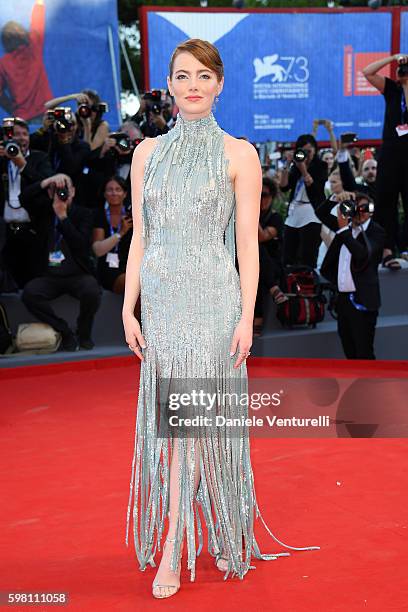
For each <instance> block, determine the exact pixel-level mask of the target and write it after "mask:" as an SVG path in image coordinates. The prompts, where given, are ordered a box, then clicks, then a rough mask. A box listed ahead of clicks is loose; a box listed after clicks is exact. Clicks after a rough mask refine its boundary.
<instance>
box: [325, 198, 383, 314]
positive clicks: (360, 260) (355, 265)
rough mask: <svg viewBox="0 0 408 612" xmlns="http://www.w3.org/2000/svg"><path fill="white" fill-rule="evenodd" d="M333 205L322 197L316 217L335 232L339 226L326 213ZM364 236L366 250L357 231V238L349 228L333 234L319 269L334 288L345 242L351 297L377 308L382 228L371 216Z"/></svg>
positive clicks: (367, 305)
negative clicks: (352, 289) (351, 285)
mask: <svg viewBox="0 0 408 612" xmlns="http://www.w3.org/2000/svg"><path fill="white" fill-rule="evenodd" d="M334 205H335V202H333V201H332V200H326V201H325V202H324V203H323V204H322V205H321V206H319V207H317V208H316V216H317V217H319V219H320V220H321V222H322V223H324V224H325V225H327V227H329V228H330V229H331V230H332V231H334V232H336V231H337V230H338V229H339V225H338V222H337V219H336V217H334V216H333V215H332V214H331V212H330V211H331V209H332V208H333V206H334ZM366 237H367V240H368V241H369V244H370V252H369V251H368V249H367V244H366V242H365V240H364V237H363V235H362V234H361V233H360V234H359V235H358V236H357V238H353V234H352V232H351V229H347V230H344V231H343V232H341V233H340V234H336V236H335V238H334V240H333V242H332V243H331V245H330V246H329V249H328V251H327V253H326V257H325V258H324V260H323V263H322V267H321V269H320V272H321V274H322V275H323V276H324V277H325V278H327V280H329V281H330V282H331V283H333V284H334V285H336V287H337V273H338V268H339V258H340V249H341V247H342V245H343V244H344V245H346V247H347V248H348V250H349V251H350V253H351V275H352V277H353V281H354V284H355V287H356V292H355V300H356V302H357V303H358V304H362V305H363V306H365V307H366V308H368V309H369V310H378V308H379V307H380V306H381V297H380V284H379V281H378V266H379V264H380V262H381V259H382V252H383V248H384V242H385V231H384V230H383V228H382V227H381V225H378V223H375V222H374V221H373V220H372V219H371V220H370V223H369V225H368V227H367V231H366Z"/></svg>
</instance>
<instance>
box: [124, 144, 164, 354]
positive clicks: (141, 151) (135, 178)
mask: <svg viewBox="0 0 408 612" xmlns="http://www.w3.org/2000/svg"><path fill="white" fill-rule="evenodd" d="M155 146H156V138H145V139H144V140H143V142H141V143H140V145H139V146H138V147H136V149H135V152H134V154H133V159H132V166H131V170H130V176H131V183H132V218H133V234H132V240H131V243H130V249H129V254H128V259H127V265H126V277H125V278H126V280H125V296H124V300H123V308H122V319H123V325H124V328H125V336H126V342H127V343H128V345H130V346H131V347H136V348H133V349H132V350H133V352H134V353H135V354H136V355H137V356H138V357H139V358H140V359H141V360H142V361H144V357H143V355H142V353H141V351H140V349H139V348H137V344H139V345H140V346H142V347H144V346H145V345H146V342H145V340H144V338H143V336H142V333H141V331H140V325H139V322H138V321H137V319H136V318H135V315H134V311H135V306H136V302H137V300H138V297H139V294H140V266H141V262H142V259H143V254H144V244H143V237H142V189H143V176H144V170H145V162H146V159H147V157H148V155H149V154H150V153H151V151H152V150H153V148H154V147H155Z"/></svg>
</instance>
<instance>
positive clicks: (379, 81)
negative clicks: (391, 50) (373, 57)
mask: <svg viewBox="0 0 408 612" xmlns="http://www.w3.org/2000/svg"><path fill="white" fill-rule="evenodd" d="M399 57H401V54H400V53H397V54H396V55H391V56H390V57H384V58H383V59H380V60H377V61H376V62H371V64H368V66H366V67H365V68H363V74H364V76H365V78H366V79H367V81H368V82H369V83H371V85H373V87H375V88H376V89H378V91H379V92H380V93H384V87H385V77H384V76H382V75H381V74H377V72H378V71H379V70H381V68H384V66H387V64H391V62H393V61H394V60H397V61H398V58H399Z"/></svg>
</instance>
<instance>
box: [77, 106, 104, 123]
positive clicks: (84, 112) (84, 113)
mask: <svg viewBox="0 0 408 612" xmlns="http://www.w3.org/2000/svg"><path fill="white" fill-rule="evenodd" d="M108 110H109V109H108V105H107V104H106V102H100V104H92V105H90V104H79V106H78V111H77V112H78V115H79V116H80V117H81V118H82V119H88V117H90V116H91V114H92V112H94V113H99V114H100V115H103V113H107V112H108Z"/></svg>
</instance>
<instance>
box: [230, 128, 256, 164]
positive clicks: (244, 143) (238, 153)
mask: <svg viewBox="0 0 408 612" xmlns="http://www.w3.org/2000/svg"><path fill="white" fill-rule="evenodd" d="M224 145H225V153H226V156H227V157H229V158H230V159H242V158H246V159H248V157H252V156H253V155H254V154H255V155H256V156H257V155H258V154H257V152H256V149H255V147H254V145H253V144H251V143H250V142H248V140H245V139H244V138H235V137H234V136H231V134H226V133H225V134H224Z"/></svg>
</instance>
